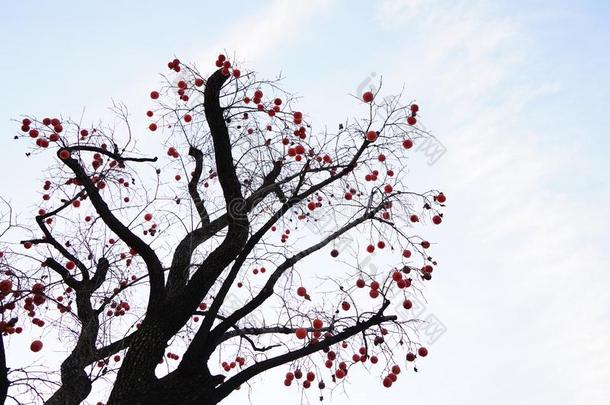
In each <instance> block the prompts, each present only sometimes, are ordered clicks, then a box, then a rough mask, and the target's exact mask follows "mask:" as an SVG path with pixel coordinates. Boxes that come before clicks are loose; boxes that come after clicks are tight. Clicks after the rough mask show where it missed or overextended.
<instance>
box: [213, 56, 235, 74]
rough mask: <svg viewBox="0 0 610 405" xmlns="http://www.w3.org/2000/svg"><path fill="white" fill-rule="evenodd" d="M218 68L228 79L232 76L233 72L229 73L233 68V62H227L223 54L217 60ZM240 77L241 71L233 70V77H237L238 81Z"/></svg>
mask: <svg viewBox="0 0 610 405" xmlns="http://www.w3.org/2000/svg"><path fill="white" fill-rule="evenodd" d="M216 67H219V68H221V73H222V74H223V75H224V76H227V77H228V76H230V75H231V72H230V71H229V69H230V68H231V62H229V61H228V60H227V57H226V56H224V55H223V54H220V55H218V59H216ZM240 76H241V72H240V70H239V69H235V68H233V77H235V78H236V79H237V78H239V77H240Z"/></svg>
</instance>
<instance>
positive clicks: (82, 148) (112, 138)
mask: <svg viewBox="0 0 610 405" xmlns="http://www.w3.org/2000/svg"><path fill="white" fill-rule="evenodd" d="M216 66H217V67H218V69H216V70H215V71H214V72H213V73H212V74H211V75H209V76H207V77H206V76H204V75H202V74H201V73H199V71H198V70H197V69H196V68H195V67H194V66H191V65H187V64H183V63H181V62H180V61H179V60H177V59H176V60H173V61H171V62H170V63H169V64H168V67H169V69H170V72H171V74H170V75H167V76H164V84H163V85H162V87H161V88H160V89H159V90H157V91H153V92H152V93H151V95H150V96H151V98H152V100H153V103H154V105H155V107H154V108H151V110H150V111H147V112H146V114H147V116H148V117H149V119H150V126H149V128H148V131H147V132H149V133H148V134H146V135H141V136H140V135H136V134H133V133H132V128H131V127H130V124H129V113H128V111H127V109H126V107H125V106H123V105H118V104H117V105H115V106H114V111H115V113H116V116H117V117H118V119H117V122H115V123H114V124H112V125H103V124H101V123H100V124H98V125H85V124H83V123H82V122H77V121H74V120H71V119H58V118H43V119H39V118H36V117H32V116H28V117H26V118H24V119H23V120H22V122H21V125H22V127H21V131H22V132H21V135H18V136H17V137H16V138H19V139H25V140H32V141H34V142H35V146H33V147H32V150H31V151H30V152H28V154H31V155H32V157H39V156H40V157H41V158H42V157H45V156H47V153H48V152H47V151H48V150H49V149H50V150H53V151H54V152H55V155H56V158H53V162H54V163H53V164H52V165H51V166H50V167H49V170H48V172H47V173H45V177H46V180H45V181H44V183H43V194H42V202H41V203H40V210H39V212H38V213H37V215H36V216H35V218H34V222H35V223H34V222H32V224H31V225H30V226H27V225H28V224H24V225H23V226H19V227H13V228H14V229H13V231H14V232H16V233H17V234H19V235H23V234H24V233H25V236H23V237H20V238H19V239H18V241H19V244H20V245H15V244H12V243H11V242H10V238H9V237H8V234H10V232H8V233H7V235H3V237H2V240H3V242H2V246H0V248H1V249H2V256H1V257H0V266H1V269H2V272H3V274H4V276H3V277H4V278H3V279H2V280H1V282H0V299H1V300H2V301H1V303H2V306H1V310H0V312H1V313H2V323H1V325H0V326H1V330H2V331H3V334H4V335H11V334H13V333H22V330H23V327H25V324H28V327H29V324H32V325H33V326H32V328H34V329H35V330H34V331H31V332H28V333H33V334H36V333H39V332H37V331H38V330H39V329H36V328H46V329H49V330H50V332H49V336H53V337H54V338H56V339H61V341H62V345H63V346H64V347H66V348H67V352H66V357H65V359H64V360H63V362H62V364H61V368H60V370H59V371H58V372H53V371H47V372H44V373H42V374H41V373H37V372H33V371H31V370H29V369H28V368H24V369H20V370H15V371H14V372H15V373H21V375H20V376H15V378H11V375H12V374H9V376H8V377H9V378H8V380H10V382H8V383H9V384H10V386H9V387H8V390H9V394H10V395H11V398H13V399H14V400H15V401H17V402H20V403H25V402H27V401H28V399H27V398H28V393H27V392H24V391H23V390H19V389H18V385H19V384H20V383H21V384H27V386H28V387H30V388H32V390H26V391H28V392H29V394H32V392H34V393H35V397H34V398H31V395H30V397H29V398H30V399H29V400H30V401H33V402H37V403H39V402H40V401H41V399H40V398H44V401H45V403H47V404H79V403H82V402H83V401H85V400H86V399H88V400H91V396H90V393H92V389H93V392H94V393H103V392H106V393H107V394H108V395H109V397H108V399H107V401H105V402H106V403H107V404H217V403H219V402H221V401H222V400H223V399H224V398H226V397H227V396H229V395H230V394H231V393H233V392H234V391H235V390H238V389H239V388H240V387H241V386H242V385H243V384H246V383H248V382H249V381H250V380H251V379H252V378H253V377H255V376H257V375H260V374H262V373H265V372H266V371H268V370H270V369H272V368H275V367H280V366H282V367H286V369H287V373H286V377H285V380H284V381H283V385H286V386H294V385H298V386H299V387H301V389H304V390H307V389H310V390H312V389H314V386H317V389H318V390H320V394H319V395H320V397H321V398H322V397H323V395H324V390H325V389H328V388H329V387H330V386H329V384H330V385H332V386H336V385H339V384H341V383H342V381H344V380H345V378H347V374H348V373H349V372H351V369H352V367H356V366H357V365H358V364H361V365H363V366H365V367H369V365H370V368H371V370H372V372H373V373H374V374H375V375H378V376H379V378H380V381H381V383H382V384H383V385H385V386H386V387H389V386H391V385H392V383H394V382H395V381H396V380H397V378H398V374H399V373H400V371H401V369H400V365H399V364H400V363H403V362H405V361H407V363H405V364H406V365H407V366H405V365H403V366H402V367H403V368H404V367H411V368H413V363H409V362H413V361H415V359H416V357H424V356H426V354H427V349H426V348H424V347H422V346H421V345H420V344H419V343H418V342H417V329H418V325H419V321H418V320H417V319H414V318H413V317H412V316H410V313H409V309H410V307H411V301H410V300H409V299H408V294H420V292H421V287H422V286H423V284H424V283H425V282H426V281H427V280H430V279H431V276H432V271H433V268H434V267H435V266H436V262H435V261H434V260H433V258H432V257H431V256H430V253H429V248H430V243H429V242H428V241H426V240H424V238H422V237H421V236H419V235H417V234H415V227H414V226H415V225H416V224H417V222H420V221H422V222H426V221H428V220H431V221H432V222H434V223H436V224H439V223H440V222H441V221H442V213H441V212H440V211H439V210H440V209H441V208H442V207H443V206H444V204H443V203H444V202H445V196H444V195H443V194H442V193H440V192H439V191H437V190H429V191H426V192H416V191H413V190H411V189H409V187H408V186H407V184H406V181H405V175H406V171H407V159H408V157H409V153H410V152H411V151H410V150H409V149H410V148H411V147H412V146H413V143H417V142H418V141H420V140H422V139H424V138H425V137H427V136H430V135H429V134H427V133H426V132H425V131H423V130H422V129H421V128H420V126H419V124H418V123H417V119H416V116H417V112H418V109H419V107H418V106H417V105H416V104H414V103H412V102H405V101H404V100H403V97H402V95H397V96H388V97H385V98H383V100H381V96H380V95H379V94H378V92H379V91H377V92H376V93H373V92H370V91H369V92H366V93H364V94H363V95H357V96H355V97H354V102H355V105H356V106H357V108H359V109H362V111H366V113H365V114H364V116H363V117H362V118H358V119H354V120H350V121H346V122H344V123H341V124H340V125H339V126H338V129H337V130H336V131H330V130H325V131H323V132H321V133H315V134H314V133H313V130H312V129H311V127H310V125H309V124H308V118H307V116H306V115H305V114H302V113H301V112H299V111H297V109H296V107H295V106H296V103H297V99H296V98H295V97H294V96H292V95H291V94H289V93H287V92H285V91H284V90H282V89H281V88H280V87H279V86H280V78H278V79H276V80H258V79H257V78H256V75H255V74H254V73H253V72H241V71H240V70H238V69H236V68H234V67H233V66H231V63H229V61H228V60H227V59H226V58H225V56H223V55H219V58H218V60H217V62H216ZM137 132H139V131H137ZM153 144H154V145H163V148H164V149H165V150H166V151H167V156H164V157H163V158H157V157H150V156H151V154H152V155H154V154H155V153H156V149H155V147H156V146H153ZM45 152H46V153H45ZM149 153H151V154H149ZM6 215H8V218H9V219H10V218H12V217H13V214H12V212H6ZM9 228H10V226H9ZM7 229H8V228H7ZM363 241H366V244H368V243H370V244H369V245H368V246H361V243H362V242H363ZM372 254H374V257H376V258H377V257H379V258H383V262H384V263H387V262H388V261H391V262H392V263H394V265H388V266H382V268H380V269H379V270H376V271H373V270H371V267H370V266H366V265H364V264H363V261H362V260H361V258H362V257H367V258H368V257H373V256H370V255H372ZM380 260H381V259H380ZM322 266H323V267H322ZM337 269H339V270H338V271H337ZM20 325H21V326H20ZM40 330H42V329H40ZM48 339H51V337H48ZM5 343H6V342H5ZM2 347H3V346H0V348H2ZM17 349H18V348H17ZM12 350H15V348H13V347H12V346H10V345H9V346H8V350H7V353H8V354H7V356H8V361H9V364H10V361H11V353H12ZM31 350H33V351H35V352H38V351H44V342H43V340H42V339H38V340H34V341H33V342H32V346H31ZM43 353H44V352H43ZM177 353H181V355H178V354H177ZM2 354H3V352H2ZM405 356H406V357H405ZM0 360H1V361H2V363H0V369H3V370H4V364H3V361H4V357H3V356H0ZM409 364H410V366H409ZM0 371H1V370H0ZM12 372H13V370H11V373H12ZM8 380H7V375H6V373H4V374H3V376H2V381H3V383H2V384H1V387H2V388H3V389H5V386H6V385H7V381H8ZM279 384H282V382H281V381H280V382H279ZM94 386H95V387H98V386H99V388H95V389H94V388H93V387H94ZM100 395H101V394H100ZM88 397H89V398H88ZM98 399H99V398H96V399H95V400H94V401H96V400H98ZM100 403H101V402H100Z"/></svg>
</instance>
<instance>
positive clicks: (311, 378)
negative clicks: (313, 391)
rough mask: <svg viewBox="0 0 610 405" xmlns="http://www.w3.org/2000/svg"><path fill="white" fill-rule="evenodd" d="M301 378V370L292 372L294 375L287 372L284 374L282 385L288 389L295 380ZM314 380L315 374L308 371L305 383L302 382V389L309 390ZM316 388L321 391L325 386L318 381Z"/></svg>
mask: <svg viewBox="0 0 610 405" xmlns="http://www.w3.org/2000/svg"><path fill="white" fill-rule="evenodd" d="M301 378H303V372H302V371H301V369H296V370H294V373H293V372H291V371H289V372H287V373H286V377H285V378H284V385H285V386H286V387H290V386H291V385H292V382H293V381H294V380H295V379H297V380H300V379H301ZM315 379H316V374H315V373H314V372H313V371H308V372H307V374H306V375H305V381H303V388H306V389H307V388H310V387H311V383H312V382H314V381H315ZM318 388H319V389H321V390H322V389H324V388H325V384H324V382H323V381H320V382H319V383H318Z"/></svg>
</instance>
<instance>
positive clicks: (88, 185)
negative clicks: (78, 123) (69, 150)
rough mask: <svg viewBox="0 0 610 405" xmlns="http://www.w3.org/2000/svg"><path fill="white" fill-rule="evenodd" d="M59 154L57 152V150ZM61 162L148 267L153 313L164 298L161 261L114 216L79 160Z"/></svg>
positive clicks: (107, 222)
mask: <svg viewBox="0 0 610 405" xmlns="http://www.w3.org/2000/svg"><path fill="white" fill-rule="evenodd" d="M58 154H59V152H58ZM63 162H64V163H65V164H66V165H67V166H68V167H69V168H70V169H72V171H73V172H74V174H75V175H76V178H77V179H78V180H80V182H81V184H82V185H83V187H84V188H85V191H86V192H87V195H88V196H89V199H90V200H91V203H92V204H93V206H94V207H95V209H96V211H97V213H98V214H99V216H100V217H101V218H102V220H103V221H104V223H105V224H106V225H107V226H108V228H110V230H112V231H113V232H114V233H115V234H117V236H118V237H119V238H121V239H122V240H123V241H124V242H125V243H126V244H127V245H128V246H130V247H132V248H133V249H135V250H136V251H137V252H138V253H139V254H140V255H141V256H142V259H143V260H144V262H145V263H146V266H147V268H148V274H149V277H150V297H149V300H148V312H149V313H154V312H156V310H157V308H159V307H160V306H161V304H162V303H163V300H164V298H165V290H164V287H165V280H164V279H165V277H164V274H163V267H162V265H161V261H160V260H159V258H158V257H157V255H156V253H155V252H154V250H152V248H151V247H150V246H149V245H148V244H147V243H146V242H144V241H143V240H142V239H140V238H139V237H138V236H137V235H136V234H134V233H133V232H131V230H129V228H128V227H127V226H125V225H123V223H122V222H121V221H120V220H119V219H118V218H117V217H116V216H114V214H113V213H112V211H111V210H110V208H109V207H108V204H106V201H104V199H103V198H102V196H101V195H100V193H99V191H98V189H97V187H96V186H95V184H93V182H92V181H91V179H90V178H89V176H88V175H87V173H85V170H84V169H83V167H82V166H81V165H80V164H79V162H78V161H77V160H75V159H73V158H72V157H69V158H68V159H65V160H63Z"/></svg>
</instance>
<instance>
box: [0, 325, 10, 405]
mask: <svg viewBox="0 0 610 405" xmlns="http://www.w3.org/2000/svg"><path fill="white" fill-rule="evenodd" d="M9 384H10V382H9V380H8V368H6V356H5V354H4V338H3V337H2V335H0V405H2V404H4V401H5V400H6V393H7V391H8V386H9Z"/></svg>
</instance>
